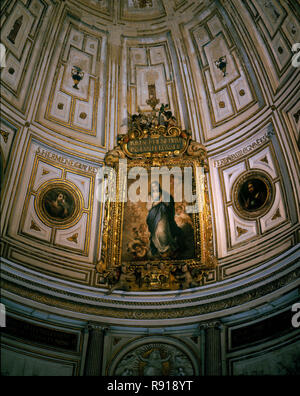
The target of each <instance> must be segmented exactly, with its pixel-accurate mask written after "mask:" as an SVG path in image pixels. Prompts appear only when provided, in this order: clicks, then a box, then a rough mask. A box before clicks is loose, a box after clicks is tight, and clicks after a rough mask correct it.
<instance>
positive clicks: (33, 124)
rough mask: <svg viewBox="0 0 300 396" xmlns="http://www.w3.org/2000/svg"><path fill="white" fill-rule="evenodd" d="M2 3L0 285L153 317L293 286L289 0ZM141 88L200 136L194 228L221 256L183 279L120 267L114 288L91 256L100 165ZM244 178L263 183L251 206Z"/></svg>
mask: <svg viewBox="0 0 300 396" xmlns="http://www.w3.org/2000/svg"><path fill="white" fill-rule="evenodd" d="M2 10H3V20H2V23H3V24H2V32H1V42H2V43H3V45H4V46H5V48H6V65H5V67H3V68H1V80H2V89H1V106H2V114H1V158H2V164H1V169H2V170H3V178H2V179H3V181H2V224H1V226H2V235H3V238H2V242H1V248H2V257H3V266H2V269H3V277H2V281H3V288H4V289H5V290H6V291H7V293H8V295H9V294H10V293H11V294H14V295H17V296H19V298H20V300H22V299H26V300H27V301H31V303H32V304H39V303H43V304H46V305H47V306H48V307H49V309H50V310H51V309H52V308H53V309H54V307H56V309H57V308H59V309H61V310H63V311H65V312H70V315H78V316H81V315H86V316H87V317H91V318H94V319H95V317H105V318H107V320H109V321H115V322H118V321H119V320H123V321H124V322H126V321H128V322H130V320H131V319H134V320H144V321H146V322H147V321H151V324H153V323H155V320H158V321H159V320H164V319H170V320H171V321H172V320H174V321H178V320H183V318H184V320H185V321H186V320H188V321H190V322H193V321H195V320H196V319H197V318H198V317H199V316H201V315H202V316H203V315H204V316H207V317H209V316H210V315H213V314H214V315H215V313H216V312H219V314H220V315H221V314H222V312H223V311H224V310H226V309H233V310H234V309H235V307H237V306H238V305H240V304H250V305H251V301H253V300H254V299H263V298H267V297H266V296H267V295H269V293H276V292H277V290H281V288H287V289H289V288H292V287H293V285H294V283H295V282H296V281H297V277H298V272H297V271H298V265H297V257H298V250H297V243H298V242H299V220H298V219H299V191H300V188H299V152H298V149H297V141H299V120H300V116H299V111H300V104H299V103H300V101H299V68H298V67H294V66H293V64H292V59H293V57H294V55H293V52H292V51H291V48H292V46H293V44H294V43H296V42H300V28H299V22H298V20H299V15H300V12H299V6H298V5H296V4H295V2H292V1H287V2H282V1H276V0H274V1H260V0H252V1H249V2H240V1H236V0H230V1H222V0H216V1H213V0H212V1H210V0H203V1H202V0H201V1H194V0H120V1H113V0H112V1H109V0H98V1H96V0H86V1H84V0H76V1H73V0H66V1H60V2H56V1H52V0H31V1H27V0H17V1H13V2H11V1H4V2H3V5H2ZM297 16H298V17H297ZM297 18H298V20H297ZM151 98H152V99H153V98H154V99H155V100H157V103H158V104H159V105H158V109H159V108H160V106H161V105H165V106H167V107H166V108H168V109H169V111H171V113H172V116H173V117H174V118H175V120H176V127H177V128H178V130H179V131H185V133H186V134H187V135H188V136H190V139H191V141H193V142H195V143H197V144H200V145H201V147H202V148H203V149H205V150H204V151H205V153H206V154H205V155H206V164H207V172H206V173H205V183H204V185H205V194H206V202H207V205H208V217H207V222H208V223H209V227H208V229H209V231H207V233H206V234H205V235H203V233H200V234H199V236H198V237H197V238H196V239H195V242H196V243H197V242H198V241H199V243H200V242H201V243H203V238H204V237H207V238H208V239H209V241H210V242H209V243H210V244H211V248H212V254H213V256H214V257H215V258H216V264H215V266H214V267H213V268H210V269H207V270H206V271H204V272H203V274H202V276H201V277H200V278H197V281H196V284H195V279H193V280H191V281H190V282H188V284H184V287H182V288H181V290H172V288H171V289H170V288H166V289H164V288H161V289H159V288H158V289H151V288H149V290H148V291H147V290H143V291H137V290H135V289H134V288H130V287H129V288H127V289H124V287H123V286H124V285H123V286H122V285H121V284H120V283H118V282H115V284H114V286H115V287H114V288H113V290H111V292H109V285H108V284H107V282H106V281H104V280H103V277H102V274H101V272H99V263H100V261H101V255H102V250H103V243H104V242H103V235H104V231H105V227H106V221H107V210H106V209H105V205H103V204H102V202H99V199H98V198H99V197H98V195H97V191H98V190H99V179H98V177H97V174H99V173H98V172H99V170H100V169H101V168H102V167H103V166H104V163H105V157H106V156H107V153H108V152H111V150H113V149H114V148H116V146H117V137H118V136H119V135H121V136H126V135H127V134H128V133H129V132H130V130H131V129H130V125H131V124H130V122H131V120H132V115H135V114H139V113H140V114H144V115H146V116H149V114H151V111H152V110H153V109H152V107H151V103H150V102H149V100H150V99H151ZM180 133H181V132H180ZM125 157H126V156H125ZM125 157H124V158H125ZM127 159H128V160H129V158H127ZM144 163H145V162H144V160H143V159H141V161H140V164H141V165H143V164H144ZM152 164H154V163H152ZM249 183H250V184H252V188H254V189H257V190H258V191H259V193H260V195H261V196H263V197H262V198H261V202H260V203H259V204H257V206H255V205H254V204H253V205H254V206H253V207H252V209H251V208H250V207H249V205H251V204H250V203H249V202H248V203H247V196H248V198H249V194H250V193H249V192H248V191H246V190H245V188H248V187H247V186H248V185H249ZM250 188H251V187H250ZM247 194H248V195H247ZM57 199H58V200H59V199H64V200H66V201H68V208H67V209H65V211H64V209H61V206H59V208H57V206H56V208H55V207H54V206H52V207H50V206H47V205H46V203H45V202H46V201H47V202H50V201H53V202H54V201H57ZM132 210H133V212H130V213H133V215H137V213H140V212H137V211H136V212H135V209H132ZM134 212H135V213H134ZM121 220H122V219H121ZM122 221H123V220H122ZM136 221H137V220H136ZM117 222H118V218H117V217H116V218H115V223H117ZM200 223H201V220H200ZM194 224H195V223H194ZM136 225H138V226H141V224H139V223H136ZM141 230H142V228H140V231H139V233H140V234H139V237H141V234H142V232H143V231H141ZM201 230H202V231H201V232H203V229H201ZM113 237H114V236H113V234H110V233H109V232H108V234H107V238H108V239H110V238H113ZM201 246H203V244H202V245H201ZM111 259H112V260H113V259H114V258H113V257H111ZM112 267H113V265H112ZM150 272H151V270H150ZM152 272H153V268H152ZM190 275H191V277H192V278H193V274H192V271H191V269H190ZM279 294H280V292H279ZM236 309H238V308H236Z"/></svg>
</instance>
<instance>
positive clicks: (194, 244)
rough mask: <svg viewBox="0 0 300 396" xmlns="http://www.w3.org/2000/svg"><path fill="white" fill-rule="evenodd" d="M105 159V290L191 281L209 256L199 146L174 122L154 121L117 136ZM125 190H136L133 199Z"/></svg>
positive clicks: (182, 285)
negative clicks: (143, 127)
mask: <svg viewBox="0 0 300 396" xmlns="http://www.w3.org/2000/svg"><path fill="white" fill-rule="evenodd" d="M105 164H106V178H104V177H103V178H102V183H101V192H100V195H101V197H102V200H103V201H105V213H104V221H103V228H102V239H101V259H100V261H99V262H98V264H97V266H96V269H97V272H98V279H99V284H102V285H105V286H106V287H108V288H109V290H110V292H112V291H113V290H115V289H121V290H126V291H156V290H157V291H158V290H178V289H188V288H193V287H197V286H199V285H200V283H201V279H202V277H203V276H204V275H205V271H207V270H211V269H212V268H214V267H215V266H216V263H217V261H216V258H215V256H214V254H213V235H212V224H211V212H210V203H209V194H208V185H207V173H208V164H207V155H206V149H205V147H204V146H202V145H201V144H199V143H197V142H195V141H192V139H191V136H190V135H189V134H188V133H186V131H182V130H181V129H180V128H178V127H176V126H174V125H172V126H170V127H164V126H159V127H157V125H156V126H154V127H153V128H148V129H146V128H145V129H144V130H142V131H141V130H137V129H133V130H131V131H130V132H129V134H127V135H122V136H120V137H119V144H118V146H117V147H115V149H114V150H112V151H111V152H109V153H108V154H107V155H106V158H105ZM137 169H138V170H139V172H140V173H139V176H138V178H137V179H134V177H132V174H136V170H137ZM175 170H176V171H175ZM133 171H134V172H133ZM153 175H154V176H153ZM165 176H166V177H167V176H168V177H169V184H166V183H164V182H163V180H165V179H164V177H165ZM153 178H156V179H155V181H153V180H154V179H153ZM104 180H105V182H104ZM155 183H156V184H155ZM137 184H138V188H137ZM166 185H167V187H168V188H167V189H166V188H165V186H166ZM131 190H133V191H137V190H138V192H139V194H137V195H138V197H137V198H136V199H135V200H132V199H130V197H129V196H130V192H132V191H131ZM142 190H143V192H144V195H143V198H145V199H141V197H142V194H141V191H142ZM186 191H189V193H190V195H189V197H188V199H187V196H186V195H185V193H186ZM103 197H105V199H103ZM163 197H168V198H167V199H165V198H163Z"/></svg>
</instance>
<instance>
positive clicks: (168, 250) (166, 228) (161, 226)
mask: <svg viewBox="0 0 300 396" xmlns="http://www.w3.org/2000/svg"><path fill="white" fill-rule="evenodd" d="M147 209H148V210H149V212H148V216H147V220H146V221H147V225H148V229H149V232H150V250H151V254H152V256H156V255H159V256H162V257H170V256H174V255H176V253H177V254H178V253H179V252H182V251H183V250H184V249H185V246H184V238H183V232H182V230H181V228H180V227H178V225H177V224H176V221H175V204H174V199H173V197H172V195H171V194H169V193H167V192H165V191H163V190H162V189H161V186H160V184H159V183H158V182H153V183H151V192H150V196H149V201H148V205H147Z"/></svg>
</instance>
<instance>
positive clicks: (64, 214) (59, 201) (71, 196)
mask: <svg viewBox="0 0 300 396" xmlns="http://www.w3.org/2000/svg"><path fill="white" fill-rule="evenodd" d="M82 203H83V198H82V195H81V193H80V191H79V190H78V189H77V187H76V186H74V185H73V184H72V183H70V182H68V181H62V180H50V181H48V182H47V183H46V184H43V185H42V186H41V187H40V188H39V190H38V192H37V196H36V199H35V210H36V212H37V214H38V216H39V218H40V219H41V220H42V221H43V223H45V224H46V225H48V226H50V227H53V226H54V227H56V228H69V227H71V226H73V225H74V224H75V223H76V222H77V221H78V220H79V218H80V216H81V212H82Z"/></svg>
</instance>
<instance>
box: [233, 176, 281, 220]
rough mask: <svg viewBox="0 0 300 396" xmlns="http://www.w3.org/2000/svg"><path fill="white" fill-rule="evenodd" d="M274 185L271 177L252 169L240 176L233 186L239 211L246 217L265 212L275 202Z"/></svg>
mask: <svg viewBox="0 0 300 396" xmlns="http://www.w3.org/2000/svg"><path fill="white" fill-rule="evenodd" d="M273 195H274V194H273V187H272V182H271V181H270V179H269V177H268V176H267V175H265V174H264V173H262V172H259V171H250V172H247V173H246V174H243V175H242V176H240V177H239V178H238V180H237V181H236V183H235V185H234V187H233V203H234V206H235V208H236V210H237V212H238V213H239V214H240V215H241V216H242V217H246V218H255V217H258V216H261V215H263V214H265V213H266V212H267V211H268V210H269V209H270V207H271V204H272V202H273Z"/></svg>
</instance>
